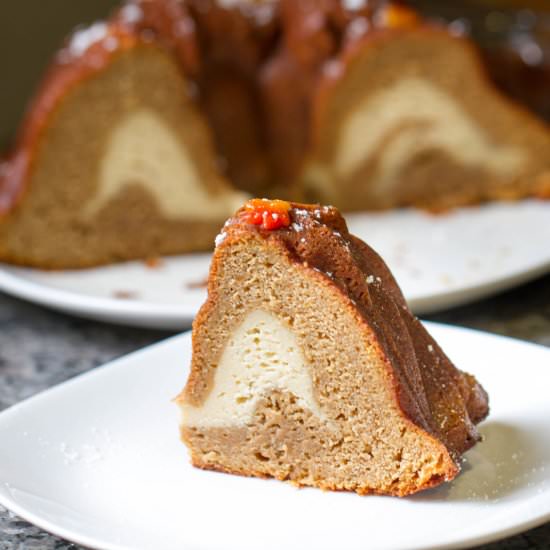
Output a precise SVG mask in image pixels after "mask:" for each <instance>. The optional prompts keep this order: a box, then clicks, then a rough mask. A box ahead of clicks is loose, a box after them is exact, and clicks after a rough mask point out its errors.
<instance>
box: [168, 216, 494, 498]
mask: <svg viewBox="0 0 550 550" xmlns="http://www.w3.org/2000/svg"><path fill="white" fill-rule="evenodd" d="M243 215H244V218H243ZM249 216H250V214H249V212H247V211H246V210H245V211H244V214H243V212H241V213H240V214H239V215H238V216H237V218H236V219H234V220H233V221H232V222H230V223H229V225H226V227H225V229H224V231H225V235H224V236H223V238H222V239H220V240H219V242H220V241H223V242H221V243H220V244H219V246H218V247H217V249H216V253H215V256H214V260H213V264H212V269H211V274H210V280H209V289H208V290H209V298H208V301H207V302H206V304H205V305H204V306H203V308H202V309H201V312H200V313H199V315H198V317H197V319H196V321H195V323H194V328H193V360H192V367H191V375H190V378H189V380H188V383H187V386H186V388H185V390H184V392H183V393H182V395H181V396H180V397H179V399H178V402H179V404H180V406H181V410H182V437H183V440H184V441H185V443H186V444H187V445H188V446H189V448H190V451H191V456H192V461H193V464H194V465H195V466H198V467H201V468H206V469H215V470H221V471H226V472H231V473H238V474H243V475H256V476H272V477H275V478H278V479H284V480H290V481H293V482H295V483H297V484H300V485H311V486H316V487H322V488H326V489H345V490H352V491H357V492H359V493H362V494H364V493H370V492H374V493H382V494H396V495H405V494H410V493H413V492H416V491H418V490H421V489H424V488H427V487H430V486H433V485H436V484H438V483H440V482H442V481H444V480H448V479H451V478H453V477H454V476H455V475H456V474H457V473H458V466H457V464H458V462H457V461H458V457H459V455H460V453H461V452H463V451H464V450H465V449H467V448H468V447H470V446H471V445H472V444H473V443H475V441H476V440H477V439H478V435H477V432H476V431H475V428H474V426H473V423H472V419H471V418H470V410H469V409H471V411H472V414H473V411H474V405H475V407H477V409H476V414H477V417H476V420H477V421H478V420H480V419H481V418H482V417H484V416H485V415H486V413H487V402H486V395H485V394H484V392H483V390H481V388H480V387H479V386H478V385H477V382H475V380H473V379H471V380H469V379H468V380H467V379H466V377H465V376H464V375H463V374H462V373H460V372H459V371H457V370H456V369H455V368H454V367H453V366H452V365H451V364H450V363H449V361H448V359H447V358H446V357H445V356H444V355H443V353H442V352H441V350H440V349H439V348H438V347H437V345H436V344H435V342H433V340H432V339H431V338H430V337H429V335H428V334H427V333H426V332H425V331H424V329H423V328H422V326H421V325H420V324H419V323H418V322H417V321H415V320H414V318H413V317H412V316H411V314H410V312H408V310H407V309H406V306H405V304H404V302H402V297H401V295H400V293H399V290H398V289H397V287H396V286H395V283H394V281H393V279H391V276H390V275H389V274H388V273H387V271H386V270H385V266H383V263H382V262H381V260H380V259H379V258H378V257H377V256H375V255H374V253H372V251H370V249H368V250H367V249H366V248H364V249H363V248H361V247H366V245H364V244H363V243H359V242H355V241H354V240H353V238H352V237H350V236H349V235H348V234H347V230H346V228H345V224H344V223H343V220H341V218H340V217H339V216H338V215H337V213H336V212H335V211H334V210H333V209H324V210H323V209H320V208H317V209H308V208H304V207H303V206H302V205H300V206H296V205H295V206H293V207H292V208H290V210H289V211H288V213H287V216H288V218H285V215H284V213H283V215H281V213H280V212H279V213H277V214H276V216H275V218H273V217H269V215H268V216H267V217H265V216H264V218H263V219H262V217H261V216H259V217H257V218H256V219H253V218H251V217H249ZM243 220H245V221H243ZM274 220H275V221H274ZM254 224H261V226H259V225H254ZM265 227H270V229H265ZM222 235H223V234H222ZM369 254H371V255H372V258H370V259H369ZM358 258H360V259H359V260H358ZM361 258H362V259H361ZM370 260H372V261H370ZM363 261H365V262H368V264H369V267H370V268H371V270H370V271H369V273H368V274H366V273H365V272H364V265H363V264H362V262H363ZM401 312H402V313H401ZM417 332H419V334H416V333H417ZM415 346H418V349H416V347H415ZM420 348H423V349H425V350H426V353H425V354H422V352H421V349H420ZM428 348H429V349H428ZM425 363H429V365H428V366H427V365H425ZM443 386H445V388H446V391H445V396H443V395H442V387H443ZM475 392H478V393H477V394H475ZM470 397H471V399H470V401H471V403H472V404H471V405H468V403H467V401H468V399H469V398H470Z"/></svg>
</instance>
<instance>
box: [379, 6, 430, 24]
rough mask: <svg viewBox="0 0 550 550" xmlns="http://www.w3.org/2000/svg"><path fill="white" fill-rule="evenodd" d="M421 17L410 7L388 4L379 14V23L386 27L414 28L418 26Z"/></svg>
mask: <svg viewBox="0 0 550 550" xmlns="http://www.w3.org/2000/svg"><path fill="white" fill-rule="evenodd" d="M419 22H420V18H419V17H418V15H417V14H416V12H414V11H413V10H411V9H410V8H406V7H405V6H400V5H398V4H388V5H387V6H386V7H385V8H384V9H383V10H382V11H380V12H379V14H378V20H377V24H378V26H380V27H384V28H386V29H412V28H414V27H416V26H418V24H419Z"/></svg>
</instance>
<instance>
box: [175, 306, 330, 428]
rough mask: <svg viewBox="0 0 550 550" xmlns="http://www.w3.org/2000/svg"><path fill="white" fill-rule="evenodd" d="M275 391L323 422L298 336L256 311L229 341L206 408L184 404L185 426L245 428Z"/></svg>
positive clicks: (276, 320) (276, 321) (271, 316)
mask: <svg viewBox="0 0 550 550" xmlns="http://www.w3.org/2000/svg"><path fill="white" fill-rule="evenodd" d="M273 390H281V391H288V392H290V393H291V394H293V395H294V396H295V397H296V399H297V403H298V404H299V405H300V406H302V407H303V408H304V409H308V410H310V411H311V412H312V413H313V414H315V415H316V416H319V417H321V418H322V417H323V414H322V412H321V410H320V409H319V406H318V404H317V401H316V399H315V396H314V393H313V383H312V378H311V372H310V369H309V367H308V365H307V362H306V360H305V358H304V355H303V353H302V350H301V348H300V345H299V342H298V340H297V338H296V336H295V334H294V333H293V332H292V331H291V330H290V328H288V327H287V326H286V325H285V324H284V323H283V322H282V321H281V320H279V319H278V318H277V317H276V316H274V315H273V314H272V313H268V312H267V311H264V310H255V311H253V312H251V313H249V314H248V315H247V316H246V317H245V319H244V320H243V322H242V323H241V325H240V326H238V327H237V328H236V330H235V331H234V332H233V334H232V335H231V336H230V338H229V339H228V341H227V344H226V347H225V349H224V351H223V353H222V356H221V359H220V362H219V364H218V367H217V369H216V373H215V376H214V382H213V387H212V388H211V389H210V392H209V394H208V396H207V398H206V400H205V401H204V402H203V404H202V405H201V406H200V407H195V406H192V405H189V404H187V403H184V404H183V405H181V410H182V424H183V425H184V426H188V427H191V426H192V427H201V428H208V427H222V426H244V425H246V424H247V423H248V422H250V421H251V420H252V417H253V415H254V411H255V409H256V406H257V404H258V401H259V400H260V399H261V398H262V397H263V396H266V395H268V394H269V393H270V392H271V391H273Z"/></svg>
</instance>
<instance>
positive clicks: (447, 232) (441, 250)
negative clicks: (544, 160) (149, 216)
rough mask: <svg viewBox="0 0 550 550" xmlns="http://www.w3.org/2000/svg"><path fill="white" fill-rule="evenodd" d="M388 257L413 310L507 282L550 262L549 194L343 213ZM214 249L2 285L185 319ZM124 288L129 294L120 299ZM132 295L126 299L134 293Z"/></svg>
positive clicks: (170, 324)
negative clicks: (443, 210) (475, 204)
mask: <svg viewBox="0 0 550 550" xmlns="http://www.w3.org/2000/svg"><path fill="white" fill-rule="evenodd" d="M347 219H348V222H349V226H350V230H351V231H352V232H353V233H355V234H356V235H357V236H359V237H361V238H362V239H364V240H365V241H366V242H367V243H369V244H370V245H371V246H372V247H373V248H374V249H375V250H377V251H378V252H379V253H380V254H381V256H382V257H383V258H384V259H385V260H386V261H387V263H388V264H389V266H390V268H391V269H392V271H393V273H394V275H395V276H396V278H397V280H398V282H399V284H400V285H401V287H402V289H403V292H404V294H405V296H406V298H407V300H408V301H409V304H410V305H411V307H412V308H413V310H414V311H415V312H416V313H417V314H422V313H428V312H433V311H436V310H440V309H443V308H447V307H450V306H453V305H457V304H462V303H466V302H468V301H471V300H475V299H477V298H480V297H483V296H487V295H490V294H492V293H495V292H498V291H501V290H504V289H506V288H510V287H512V286H514V285H516V284H519V283H522V282H525V281H527V280H529V279H532V278H534V277H536V276H538V275H541V274H542V273H545V272H547V271H549V270H550V246H548V243H549V242H550V202H541V201H525V202H520V203H511V204H506V203H501V204H491V205H488V206H483V207H479V208H469V209H462V210H457V211H454V212H452V213H449V214H444V215H438V216H433V215H430V214H426V213H424V212H421V211H415V210H404V211H394V212H384V213H377V214H373V213H371V214H366V213H361V214H351V215H349V216H347ZM209 263H210V257H209V255H208V254H190V255H187V256H181V257H176V258H170V259H168V260H165V261H164V262H163V263H162V265H161V266H160V267H158V268H156V269H151V268H148V267H147V266H146V264H145V263H144V262H130V263H126V264H121V265H116V266H110V267H103V268H100V269H90V270H84V271H70V272H45V271H38V270H30V269H20V268H15V267H11V266H6V265H4V266H2V267H0V290H3V291H5V292H7V293H10V294H13V295H15V296H18V297H20V298H24V299H28V300H31V301H34V302H37V303H39V304H42V305H45V306H49V307H52V308H55V309H59V310H62V311H65V312H68V313H72V314H75V315H79V316H83V317H90V318H94V319H99V320H102V321H109V322H113V323H122V324H129V325H138V326H145V327H151V328H167V329H181V328H184V327H187V326H189V324H190V322H191V321H192V319H193V317H194V316H195V314H196V312H197V310H198V308H199V307H200V305H201V304H202V302H203V301H204V298H205V293H206V292H205V289H204V288H203V287H200V286H199V287H197V284H199V285H200V283H201V282H203V281H204V280H205V278H206V276H207V273H208V265H209ZM117 294H118V295H125V296H126V299H120V298H118V299H117V297H116V296H117ZM128 298H130V299H128Z"/></svg>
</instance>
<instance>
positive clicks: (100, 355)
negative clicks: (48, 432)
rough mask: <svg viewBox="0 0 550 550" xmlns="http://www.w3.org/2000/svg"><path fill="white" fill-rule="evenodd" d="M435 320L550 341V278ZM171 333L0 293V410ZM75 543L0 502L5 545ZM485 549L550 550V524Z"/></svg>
mask: <svg viewBox="0 0 550 550" xmlns="http://www.w3.org/2000/svg"><path fill="white" fill-rule="evenodd" d="M429 319H430V320H433V321H439V322H443V323H449V324H455V325H462V326H466V327H472V328H476V329H480V330H487V331H490V332H495V333H499V334H503V335H506V336H513V337H516V338H522V339H524V340H530V341H533V342H537V343H539V344H543V345H546V346H550V277H546V278H543V279H540V280H539V281H536V282H534V283H532V284H529V285H526V286H523V287H521V288H519V289H516V290H514V291H512V292H508V293H506V294H502V295H500V296H498V297H496V298H493V299H489V300H485V301H482V302H478V303H476V304H473V305H470V306H465V307H462V308H458V309H454V310H451V311H448V312H444V313H440V314H437V315H432V316H430V317H429ZM170 335H171V333H169V332H160V331H149V330H140V329H133V328H124V327H116V326H110V325H105V324H100V323H94V322H91V321H84V320H80V319H75V318H71V317H67V316H64V315H61V314H58V313H53V312H50V311H47V310H44V309H42V308H39V307H36V306H33V305H30V304H26V303H24V302H20V301H18V300H15V299H12V298H9V297H7V296H3V295H1V294H0V410H2V409H5V408H6V407H9V406H10V405H13V404H15V403H17V402H18V401H21V400H22V399H25V398H27V397H29V396H31V395H33V394H35V393H37V392H39V391H41V390H44V389H46V388H49V387H51V386H54V385H55V384H58V383H60V382H62V381H64V380H67V379H69V378H72V377H73V376H76V375H78V374H80V373H82V372H85V371H88V370H90V369H93V368H94V367H96V366H98V365H101V364H103V363H105V362H107V361H110V360H111V359H114V358H116V357H120V356H121V355H124V354H126V353H128V352H130V351H133V350H136V349H139V348H141V347H144V346H146V345H148V344H151V343H153V342H157V341H159V340H162V339H164V338H166V337H168V336H170ZM549 368H550V365H549ZM74 548H78V547H77V546H75V545H73V544H70V543H67V542H65V541H63V540H61V539H59V538H57V537H54V536H51V535H49V534H47V533H45V532H43V531H41V530H40V529H37V528H36V527H33V526H31V525H29V524H28V523H26V522H24V521H22V520H20V519H18V518H17V517H15V516H14V515H12V514H11V513H9V512H8V511H7V510H5V509H3V508H2V507H0V550H35V549H45V550H53V549H56V550H68V549H74ZM481 548H483V550H520V549H521V550H523V549H543V550H544V549H550V523H548V524H546V525H544V526H542V527H539V528H538V529H534V530H531V531H529V532H527V533H523V534H521V535H518V536H515V537H513V538H510V539H506V540H504V541H501V542H498V543H494V544H490V545H486V546H483V547H481Z"/></svg>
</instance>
